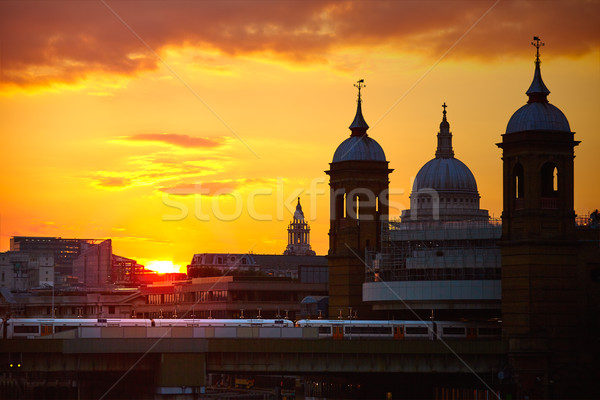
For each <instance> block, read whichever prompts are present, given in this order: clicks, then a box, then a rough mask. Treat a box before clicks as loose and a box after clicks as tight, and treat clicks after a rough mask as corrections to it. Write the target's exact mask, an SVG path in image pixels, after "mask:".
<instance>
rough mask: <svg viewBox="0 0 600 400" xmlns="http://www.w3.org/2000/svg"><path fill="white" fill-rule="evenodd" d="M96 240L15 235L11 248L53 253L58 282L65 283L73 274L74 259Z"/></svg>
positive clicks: (12, 249)
mask: <svg viewBox="0 0 600 400" xmlns="http://www.w3.org/2000/svg"><path fill="white" fill-rule="evenodd" d="M96 242H97V240H96V239H68V238H60V237H42V236H13V237H12V238H10V250H11V251H20V252H29V253H42V254H51V255H52V256H53V258H54V265H55V273H56V280H57V283H64V282H66V278H67V277H68V276H71V275H72V274H73V261H74V260H75V259H76V258H77V257H79V254H81V252H82V251H84V250H86V249H87V248H88V247H90V246H91V245H93V244H94V243H96Z"/></svg>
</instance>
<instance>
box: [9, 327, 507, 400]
mask: <svg viewBox="0 0 600 400" xmlns="http://www.w3.org/2000/svg"><path fill="white" fill-rule="evenodd" d="M238 329H240V328H238ZM248 329H249V330H247V331H246V332H245V334H244V333H242V334H241V335H240V334H238V335H237V337H229V338H222V337H219V338H217V337H200V338H199V337H192V336H193V335H192V334H191V331H189V330H188V331H186V328H180V329H177V328H172V330H171V331H169V335H168V336H167V335H162V336H159V337H148V335H147V332H146V335H145V336H146V337H140V336H142V335H139V332H138V334H137V335H133V336H132V335H130V334H128V332H127V330H126V329H125V330H124V329H123V328H117V329H116V330H115V329H112V328H100V331H97V332H99V335H97V336H98V337H82V336H85V335H81V332H79V334H78V333H77V332H63V333H62V334H57V335H51V336H46V337H42V338H37V339H4V340H1V341H0V374H1V376H2V377H1V378H0V397H2V398H9V399H10V398H11V396H12V397H13V398H36V399H37V398H61V399H69V398H73V399H83V398H96V399H104V398H105V399H112V398H147V399H167V398H175V397H177V398H178V399H184V398H190V399H192V398H205V397H209V394H207V392H206V390H207V386H209V383H210V382H208V377H209V376H211V375H214V374H216V375H220V374H229V375H232V374H245V375H253V376H255V375H271V376H282V377H283V376H303V377H313V380H314V378H315V377H318V380H322V381H323V382H338V381H340V380H343V381H344V382H349V381H350V382H355V383H356V384H357V385H360V384H361V383H362V384H363V385H366V384H367V383H369V382H391V383H392V384H393V385H395V386H394V390H395V391H396V393H398V387H399V386H398V385H400V384H401V383H402V382H405V383H406V384H407V387H408V383H413V384H414V383H415V382H422V384H423V385H425V386H426V385H427V384H429V385H430V386H431V382H436V385H438V386H440V387H441V386H444V382H447V383H448V384H447V385H453V387H454V386H465V387H469V388H475V389H477V388H479V389H486V388H487V389H490V388H492V387H493V386H495V385H497V384H498V382H497V377H496V376H497V375H498V372H500V371H501V370H502V369H503V368H504V367H505V365H506V363H505V355H506V352H507V344H506V343H505V342H502V341H500V340H450V341H446V342H442V341H431V340H404V341H400V340H389V339H386V340H383V339H369V340H365V339H363V340H332V339H319V338H318V333H317V330H316V328H294V329H298V330H299V331H298V332H299V335H298V336H299V337H287V338H286V337H278V338H272V337H271V338H265V337H259V336H260V335H259V331H258V330H256V328H248ZM252 329H254V331H252ZM242 332H244V331H243V330H242ZM253 332H254V333H255V334H256V335H252V333H253ZM60 336H62V337H60ZM88 336H89V335H88ZM382 377H385V379H381V378H382ZM428 382H429V383H428ZM483 382H485V384H484V383H483ZM317 385H318V382H317ZM447 385H446V386H447ZM486 385H487V386H486ZM379 389H380V390H382V391H386V392H389V391H391V390H388V389H387V388H385V387H380V388H379ZM422 389H423V391H422V394H421V392H419V393H415V392H414V390H413V391H407V392H405V393H404V394H406V396H407V397H408V396H412V397H415V396H421V395H422V396H425V397H430V398H433V397H436V396H435V395H434V393H433V387H424V388H422ZM493 390H497V387H494V388H493ZM427 393H429V394H427ZM301 397H302V390H300V391H299V392H298V393H297V395H296V398H301ZM395 398H402V396H401V395H395Z"/></svg>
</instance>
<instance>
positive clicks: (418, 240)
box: [363, 103, 502, 319]
mask: <svg viewBox="0 0 600 400" xmlns="http://www.w3.org/2000/svg"><path fill="white" fill-rule="evenodd" d="M443 108H444V111H443V117H442V122H441V123H440V130H439V132H438V135H437V137H438V145H437V150H436V152H435V158H434V159H432V160H431V161H429V162H427V163H426V164H425V165H424V166H423V167H422V168H421V169H420V170H419V172H418V173H417V176H416V179H415V181H414V183H413V188H412V192H411V195H410V209H409V210H404V211H403V212H402V220H401V222H399V221H391V222H390V223H389V224H388V225H387V226H385V225H384V227H383V240H382V248H381V251H372V252H370V253H369V254H368V256H367V260H366V261H367V265H368V266H369V268H367V271H366V276H367V282H365V284H364V291H363V300H364V301H365V302H368V304H369V305H371V306H372V307H373V310H374V311H377V312H379V316H380V317H381V318H397V319H414V318H415V315H414V313H417V314H418V315H419V316H420V317H421V318H429V317H430V316H431V314H433V316H434V317H435V318H438V319H461V318H478V319H488V318H499V317H500V291H501V289H500V265H501V263H500V248H499V246H498V244H497V241H498V240H499V239H500V235H501V229H502V228H501V225H500V223H499V221H491V220H490V218H489V215H488V212H487V211H486V210H482V209H480V208H479V199H480V196H479V192H478V190H477V182H476V181H475V177H474V176H473V174H472V173H471V171H470V170H469V168H468V167H467V166H466V165H465V164H464V163H462V162H461V161H460V160H458V159H457V158H455V157H454V149H453V147H452V134H451V133H450V124H449V123H448V120H447V119H446V104H445V103H444V105H443Z"/></svg>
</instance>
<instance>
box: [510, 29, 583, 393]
mask: <svg viewBox="0 0 600 400" xmlns="http://www.w3.org/2000/svg"><path fill="white" fill-rule="evenodd" d="M532 44H533V45H534V46H535V48H536V58H535V70H534V76H533V82H532V83H531V85H530V87H529V89H528V90H527V92H526V94H527V96H528V98H529V99H528V101H527V104H525V105H524V106H523V107H521V108H520V109H518V110H517V111H516V112H515V113H514V114H513V116H512V117H511V118H510V120H509V122H508V125H507V128H506V133H504V134H503V135H502V143H499V144H498V147H500V148H501V149H502V160H503V212H502V239H501V242H500V245H501V252H502V324H503V335H504V337H505V338H506V339H508V340H509V347H510V349H509V362H510V363H511V365H512V368H513V369H514V374H515V376H516V377H517V378H515V379H517V381H518V382H517V384H518V386H519V388H518V392H519V393H520V395H519V398H522V397H524V396H530V397H531V398H546V397H548V396H549V395H550V394H549V393H550V390H551V389H550V382H557V381H560V380H561V376H562V375H565V374H568V371H567V370H568V368H563V367H556V366H561V365H562V366H564V365H574V364H577V362H576V361H575V360H574V359H573V357H575V355H574V353H575V352H573V351H571V350H572V346H573V343H574V341H577V329H573V327H576V326H578V316H577V310H578V303H577V299H578V293H577V285H578V282H577V279H578V278H577V274H578V273H577V269H578V267H577V258H578V254H577V238H576V229H575V211H574V202H573V194H574V179H573V170H574V162H573V161H574V158H575V155H574V148H575V146H577V145H578V144H579V142H578V141H575V140H574V132H571V129H570V126H569V122H568V121H567V118H566V117H565V115H564V114H563V113H562V112H561V111H560V110H559V109H558V108H557V107H555V106H553V105H552V104H550V103H549V102H548V99H547V97H548V94H549V93H550V91H549V90H548V88H547V87H546V85H545V84H544V82H543V80H542V75H541V70H540V64H541V61H540V47H541V46H543V45H544V44H543V43H541V41H540V39H539V38H538V37H534V41H533V42H532ZM561 374H562V375H561Z"/></svg>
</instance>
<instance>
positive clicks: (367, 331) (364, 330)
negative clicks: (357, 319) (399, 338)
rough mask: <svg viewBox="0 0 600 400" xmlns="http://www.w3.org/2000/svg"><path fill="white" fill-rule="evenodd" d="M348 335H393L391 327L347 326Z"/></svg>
mask: <svg viewBox="0 0 600 400" xmlns="http://www.w3.org/2000/svg"><path fill="white" fill-rule="evenodd" d="M346 334H354V335H391V334H392V328H391V327H389V326H347V327H346Z"/></svg>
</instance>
